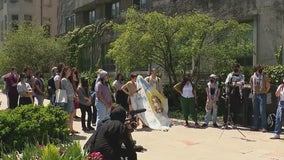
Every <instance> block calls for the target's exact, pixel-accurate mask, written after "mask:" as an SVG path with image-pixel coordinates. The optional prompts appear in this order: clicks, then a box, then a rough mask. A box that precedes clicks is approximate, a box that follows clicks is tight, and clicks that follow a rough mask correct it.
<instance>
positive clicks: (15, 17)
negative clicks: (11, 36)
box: [11, 15, 19, 30]
mask: <svg viewBox="0 0 284 160" xmlns="http://www.w3.org/2000/svg"><path fill="white" fill-rule="evenodd" d="M11 20H12V23H11V27H12V30H18V28H19V26H18V20H19V15H12V16H11Z"/></svg>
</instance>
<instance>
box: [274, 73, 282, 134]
mask: <svg viewBox="0 0 284 160" xmlns="http://www.w3.org/2000/svg"><path fill="white" fill-rule="evenodd" d="M275 95H276V97H279V102H278V107H277V110H276V118H275V129H274V136H273V137H271V139H280V134H281V129H282V122H283V119H284V78H283V83H282V84H280V85H279V86H278V88H277V90H276V92H275Z"/></svg>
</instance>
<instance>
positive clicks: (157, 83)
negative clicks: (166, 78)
mask: <svg viewBox="0 0 284 160" xmlns="http://www.w3.org/2000/svg"><path fill="white" fill-rule="evenodd" d="M157 72H158V71H157V70H156V69H155V68H153V69H152V71H151V74H150V75H149V76H147V77H145V81H147V82H148V83H149V84H150V85H151V86H152V87H153V88H155V89H156V90H157V91H158V92H160V93H161V94H162V95H163V86H162V83H161V78H160V77H158V76H157Z"/></svg>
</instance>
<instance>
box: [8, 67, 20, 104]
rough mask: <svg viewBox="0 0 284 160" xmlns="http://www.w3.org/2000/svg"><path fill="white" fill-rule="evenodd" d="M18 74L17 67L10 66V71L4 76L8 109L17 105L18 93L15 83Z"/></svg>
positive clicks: (16, 82) (17, 79)
mask: <svg viewBox="0 0 284 160" xmlns="http://www.w3.org/2000/svg"><path fill="white" fill-rule="evenodd" d="M19 77H20V76H19V74H18V71H17V68H15V67H12V68H11V73H10V74H9V75H8V77H7V78H6V85H7V95H8V99H9V100H8V101H9V105H8V108H9V109H14V108H16V107H17V106H18V98H19V93H18V91H17V84H18V81H19Z"/></svg>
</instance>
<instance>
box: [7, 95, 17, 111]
mask: <svg viewBox="0 0 284 160" xmlns="http://www.w3.org/2000/svg"><path fill="white" fill-rule="evenodd" d="M8 98H9V106H8V108H10V109H14V108H16V107H17V106H18V98H19V94H9V93H8Z"/></svg>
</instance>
